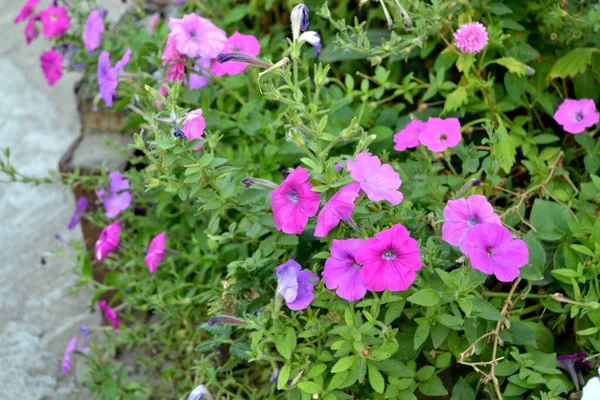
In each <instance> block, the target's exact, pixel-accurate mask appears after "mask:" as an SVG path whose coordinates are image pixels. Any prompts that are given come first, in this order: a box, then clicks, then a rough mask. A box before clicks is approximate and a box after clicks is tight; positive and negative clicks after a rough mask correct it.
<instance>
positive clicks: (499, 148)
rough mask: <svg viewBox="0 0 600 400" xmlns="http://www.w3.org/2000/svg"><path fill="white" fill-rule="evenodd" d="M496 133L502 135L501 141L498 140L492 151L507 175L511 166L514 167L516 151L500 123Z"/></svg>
mask: <svg viewBox="0 0 600 400" xmlns="http://www.w3.org/2000/svg"><path fill="white" fill-rule="evenodd" d="M498 133H500V134H502V139H500V141H499V142H498V144H497V145H496V147H495V149H494V150H495V151H496V156H497V157H498V161H499V162H500V166H501V167H502V169H503V170H504V172H506V173H507V174H509V173H510V171H511V169H512V167H513V165H515V156H516V155H517V149H516V148H515V145H514V143H513V141H512V139H511V137H510V136H509V135H508V133H507V132H506V128H505V127H504V125H502V123H500V128H499V129H498Z"/></svg>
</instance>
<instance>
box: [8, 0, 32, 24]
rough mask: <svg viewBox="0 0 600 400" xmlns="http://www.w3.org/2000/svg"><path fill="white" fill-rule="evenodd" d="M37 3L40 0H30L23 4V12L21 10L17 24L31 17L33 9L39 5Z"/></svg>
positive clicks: (16, 20)
mask: <svg viewBox="0 0 600 400" xmlns="http://www.w3.org/2000/svg"><path fill="white" fill-rule="evenodd" d="M37 5H38V0H28V1H27V2H26V3H25V4H24V5H23V8H22V9H21V12H19V15H17V18H15V21H14V22H15V24H18V23H20V22H22V21H25V20H26V19H27V18H29V17H30V16H31V15H32V14H33V10H34V9H35V8H36V7H37Z"/></svg>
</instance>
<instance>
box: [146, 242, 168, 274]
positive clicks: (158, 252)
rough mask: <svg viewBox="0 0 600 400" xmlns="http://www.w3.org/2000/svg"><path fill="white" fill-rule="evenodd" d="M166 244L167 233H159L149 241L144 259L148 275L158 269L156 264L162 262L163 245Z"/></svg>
mask: <svg viewBox="0 0 600 400" xmlns="http://www.w3.org/2000/svg"><path fill="white" fill-rule="evenodd" d="M166 242H167V233H166V232H161V233H159V234H158V235H156V236H155V237H154V238H153V239H152V240H151V241H150V247H149V249H148V254H146V257H145V258H144V261H145V262H146V265H147V266H148V269H149V270H150V273H151V274H153V273H155V272H156V269H157V268H158V263H159V262H161V261H162V259H163V256H164V252H165V243H166Z"/></svg>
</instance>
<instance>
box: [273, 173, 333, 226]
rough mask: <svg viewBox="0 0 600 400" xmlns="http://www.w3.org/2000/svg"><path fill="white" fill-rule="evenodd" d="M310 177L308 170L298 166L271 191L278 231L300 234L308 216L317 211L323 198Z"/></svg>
mask: <svg viewBox="0 0 600 400" xmlns="http://www.w3.org/2000/svg"><path fill="white" fill-rule="evenodd" d="M309 178H310V175H309V174H308V171H306V170H305V169H304V168H302V167H298V168H296V169H295V170H294V171H293V172H292V173H291V174H289V175H288V176H287V178H285V180H284V181H283V182H282V183H281V185H279V186H278V187H277V189H275V190H274V191H272V192H271V209H272V210H273V219H274V222H275V227H276V228H277V230H278V231H283V232H285V233H288V234H291V235H293V234H298V235H299V234H301V233H302V231H304V227H305V226H306V224H307V223H308V218H310V217H312V216H314V215H315V214H316V213H317V210H318V209H319V203H320V202H321V199H320V196H319V194H318V193H315V192H313V191H312V186H311V184H310V183H309V182H308V179H309Z"/></svg>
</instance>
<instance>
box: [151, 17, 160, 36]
mask: <svg viewBox="0 0 600 400" xmlns="http://www.w3.org/2000/svg"><path fill="white" fill-rule="evenodd" d="M159 22H160V13H154V14H152V15H151V16H150V20H149V21H148V35H150V36H152V35H154V31H155V30H156V27H157V26H158V23H159Z"/></svg>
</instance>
